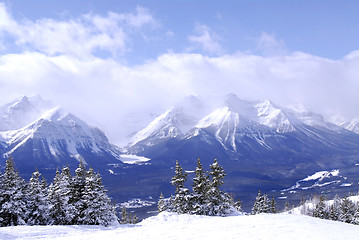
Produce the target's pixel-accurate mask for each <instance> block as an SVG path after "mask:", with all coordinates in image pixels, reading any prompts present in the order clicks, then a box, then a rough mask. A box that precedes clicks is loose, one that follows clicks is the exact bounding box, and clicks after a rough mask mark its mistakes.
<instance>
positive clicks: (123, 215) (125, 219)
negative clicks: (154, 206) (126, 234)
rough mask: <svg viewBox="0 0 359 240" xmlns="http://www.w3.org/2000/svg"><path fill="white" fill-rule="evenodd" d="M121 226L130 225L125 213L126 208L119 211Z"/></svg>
mask: <svg viewBox="0 0 359 240" xmlns="http://www.w3.org/2000/svg"><path fill="white" fill-rule="evenodd" d="M120 223H121V224H128V223H130V221H129V215H128V213H127V209H126V207H122V209H121V220H120Z"/></svg>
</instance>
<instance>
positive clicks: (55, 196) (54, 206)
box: [48, 166, 75, 225]
mask: <svg viewBox="0 0 359 240" xmlns="http://www.w3.org/2000/svg"><path fill="white" fill-rule="evenodd" d="M71 185H72V177H71V172H70V169H69V167H67V166H66V167H64V168H63V169H62V170H61V174H60V172H59V171H58V170H57V171H56V175H55V177H54V180H53V182H52V183H51V184H50V186H49V190H48V199H49V203H50V212H49V216H50V224H52V225H69V224H72V222H73V221H72V220H73V217H74V214H75V207H74V205H72V204H71V203H70V199H71V198H72V191H71Z"/></svg>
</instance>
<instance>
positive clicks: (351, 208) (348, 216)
mask: <svg viewBox="0 0 359 240" xmlns="http://www.w3.org/2000/svg"><path fill="white" fill-rule="evenodd" d="M354 213H355V205H354V203H353V202H352V201H351V200H350V199H349V198H348V197H347V196H346V195H345V197H344V198H343V199H342V201H341V202H340V205H339V221H341V222H346V223H351V222H352V221H353V218H354Z"/></svg>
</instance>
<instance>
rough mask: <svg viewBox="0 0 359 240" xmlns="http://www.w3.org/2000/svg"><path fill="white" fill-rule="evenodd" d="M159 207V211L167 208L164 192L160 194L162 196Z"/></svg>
mask: <svg viewBox="0 0 359 240" xmlns="http://www.w3.org/2000/svg"><path fill="white" fill-rule="evenodd" d="M157 209H158V212H163V211H165V210H166V209H167V207H166V203H165V199H164V197H163V194H162V193H161V195H160V198H159V199H158V203H157Z"/></svg>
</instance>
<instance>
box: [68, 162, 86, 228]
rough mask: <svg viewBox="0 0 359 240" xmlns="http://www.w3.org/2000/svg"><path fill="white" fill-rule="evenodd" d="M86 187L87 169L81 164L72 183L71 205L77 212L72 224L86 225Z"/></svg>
mask: <svg viewBox="0 0 359 240" xmlns="http://www.w3.org/2000/svg"><path fill="white" fill-rule="evenodd" d="M85 186H86V168H85V166H84V165H83V163H82V162H80V164H79V166H78V168H76V170H75V176H74V177H73V179H72V181H71V198H70V200H69V204H71V205H73V206H74V209H75V212H74V216H73V219H72V224H84V222H83V221H84V218H85V216H84V210H85V209H86V208H87V203H86V202H85V201H84V193H85Z"/></svg>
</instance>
